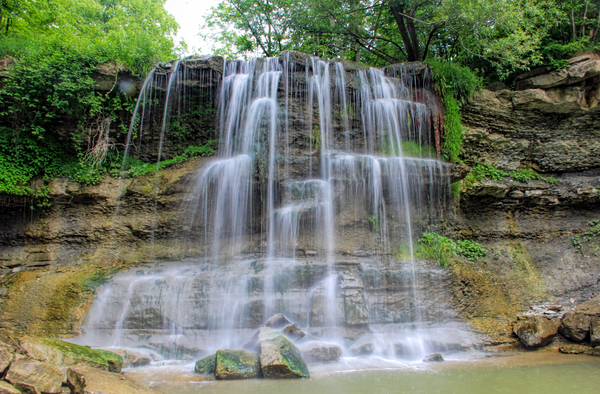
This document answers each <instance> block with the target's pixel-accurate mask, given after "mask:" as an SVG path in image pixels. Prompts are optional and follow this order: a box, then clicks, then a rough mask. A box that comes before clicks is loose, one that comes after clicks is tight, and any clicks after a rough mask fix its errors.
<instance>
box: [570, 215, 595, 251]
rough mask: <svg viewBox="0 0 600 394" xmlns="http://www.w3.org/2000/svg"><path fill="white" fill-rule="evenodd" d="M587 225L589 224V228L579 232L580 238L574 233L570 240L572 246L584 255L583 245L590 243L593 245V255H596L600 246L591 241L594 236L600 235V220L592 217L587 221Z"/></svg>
mask: <svg viewBox="0 0 600 394" xmlns="http://www.w3.org/2000/svg"><path fill="white" fill-rule="evenodd" d="M588 226H590V228H589V229H588V230H586V231H584V232H583V233H581V238H580V237H579V236H578V235H574V236H572V237H571V241H572V242H573V246H575V247H576V248H577V250H579V251H580V252H581V254H582V255H584V256H585V253H584V251H583V245H584V244H590V245H591V246H593V247H594V249H593V252H592V253H593V255H594V256H597V255H598V253H600V246H599V245H596V244H594V243H593V242H592V241H593V240H594V238H596V237H600V220H599V219H594V220H592V221H590V222H589V223H588Z"/></svg>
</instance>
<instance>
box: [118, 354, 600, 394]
mask: <svg viewBox="0 0 600 394" xmlns="http://www.w3.org/2000/svg"><path fill="white" fill-rule="evenodd" d="M310 370H311V378H310V379H304V380H246V381H215V380H213V379H211V378H209V377H206V376H203V375H198V374H195V373H194V372H193V365H192V364H189V365H181V366H162V367H148V368H139V369H136V370H133V369H130V370H128V371H127V372H126V374H127V375H128V376H129V377H130V378H133V379H136V380H138V381H140V382H142V383H144V384H147V385H149V386H151V387H152V388H153V389H155V390H157V391H159V392H162V393H165V394H166V393H171V394H173V393H178V394H191V393H203V394H221V393H222V394H225V393H242V394H243V393H261V394H281V393H286V394H317V393H327V394H349V393H369V394H378V393H411V394H433V393H453V394H462V393H465V394H466V393H486V394H488V393H489V394H496V393H497V394H504V393H511V394H513V393H527V394H538V393H539V394H551V393H561V394H567V393H577V394H588V393H590V394H591V393H598V392H600V358H598V357H592V356H586V355H563V354H559V353H555V352H551V351H539V352H534V353H517V354H501V355H494V356H491V357H483V356H482V358H480V359H477V360H450V361H446V362H444V363H440V364H424V363H413V364H394V363H391V362H388V363H386V362H384V361H383V360H382V361H381V363H378V362H377V361H376V360H374V359H372V358H371V359H369V358H365V359H363V360H362V362H361V360H360V358H358V359H356V358H355V359H352V360H348V359H343V360H342V361H340V362H338V363H335V364H330V365H321V366H310Z"/></svg>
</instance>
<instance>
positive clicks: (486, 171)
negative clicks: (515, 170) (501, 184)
mask: <svg viewBox="0 0 600 394" xmlns="http://www.w3.org/2000/svg"><path fill="white" fill-rule="evenodd" d="M470 175H472V176H473V178H474V179H475V180H476V181H480V180H483V179H491V180H494V181H502V180H503V179H504V178H505V177H507V176H508V173H507V172H504V171H502V170H499V169H497V168H496V167H494V166H492V165H490V164H487V163H482V164H478V165H477V166H475V167H474V168H473V169H472V170H471V173H470Z"/></svg>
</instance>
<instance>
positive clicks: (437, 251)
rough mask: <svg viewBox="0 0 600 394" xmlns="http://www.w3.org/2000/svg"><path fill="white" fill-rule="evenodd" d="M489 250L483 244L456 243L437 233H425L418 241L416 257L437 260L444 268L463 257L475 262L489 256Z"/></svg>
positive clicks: (466, 241)
mask: <svg viewBox="0 0 600 394" xmlns="http://www.w3.org/2000/svg"><path fill="white" fill-rule="evenodd" d="M487 253H488V251H487V249H486V248H484V247H483V246H482V245H481V244H479V243H477V242H474V241H470V240H460V241H457V242H454V241H453V240H451V239H450V238H447V237H444V236H442V235H440V234H438V233H435V232H428V231H427V232H424V233H423V237H422V238H421V239H419V240H418V241H417V246H416V247H415V256H416V257H417V258H421V259H425V260H437V262H438V265H439V266H440V267H442V268H444V267H447V266H448V265H450V264H451V263H452V260H453V259H455V258H457V257H459V256H463V257H465V258H466V259H467V260H469V261H474V260H477V259H479V258H483V257H485V256H487Z"/></svg>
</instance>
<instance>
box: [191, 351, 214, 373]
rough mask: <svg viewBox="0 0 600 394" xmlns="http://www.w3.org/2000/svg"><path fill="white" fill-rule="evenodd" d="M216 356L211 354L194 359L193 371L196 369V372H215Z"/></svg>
mask: <svg viewBox="0 0 600 394" xmlns="http://www.w3.org/2000/svg"><path fill="white" fill-rule="evenodd" d="M216 358H217V355H216V354H211V355H210V356H207V357H204V358H203V359H201V360H198V361H196V365H195V366H194V371H196V373H215V363H216V361H217V360H216Z"/></svg>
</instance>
